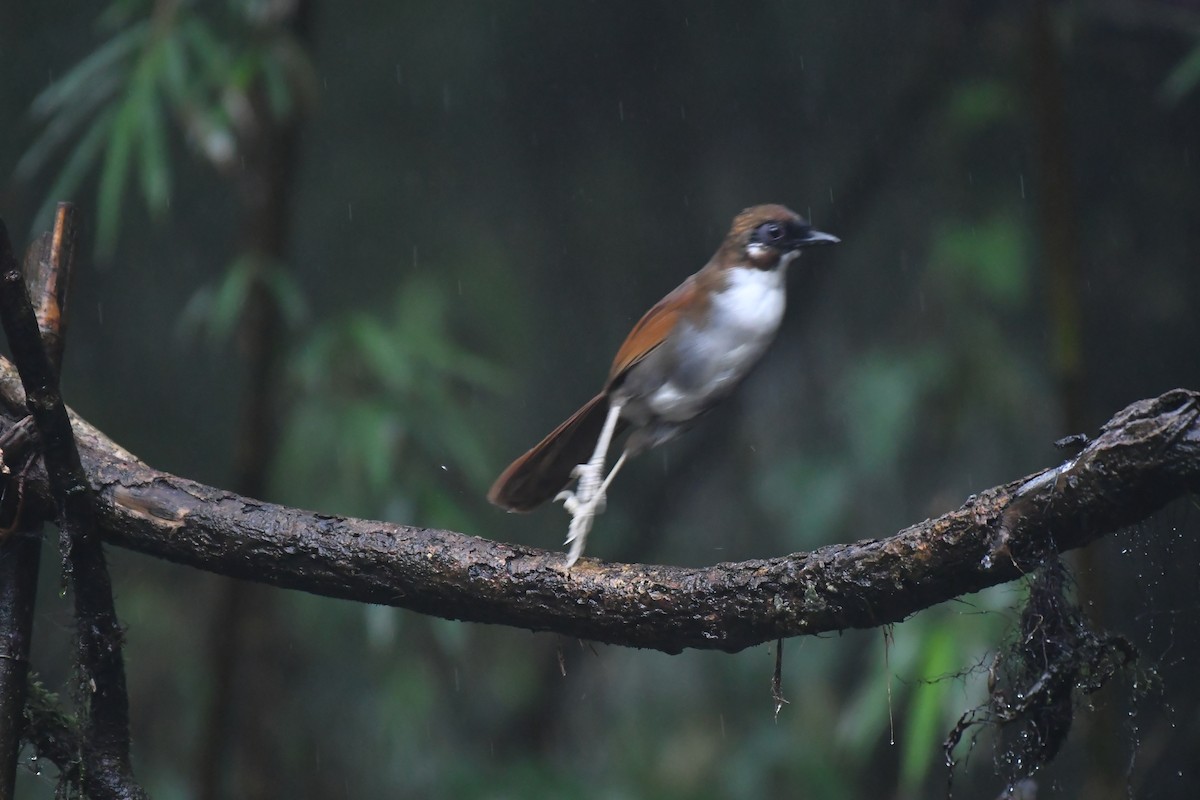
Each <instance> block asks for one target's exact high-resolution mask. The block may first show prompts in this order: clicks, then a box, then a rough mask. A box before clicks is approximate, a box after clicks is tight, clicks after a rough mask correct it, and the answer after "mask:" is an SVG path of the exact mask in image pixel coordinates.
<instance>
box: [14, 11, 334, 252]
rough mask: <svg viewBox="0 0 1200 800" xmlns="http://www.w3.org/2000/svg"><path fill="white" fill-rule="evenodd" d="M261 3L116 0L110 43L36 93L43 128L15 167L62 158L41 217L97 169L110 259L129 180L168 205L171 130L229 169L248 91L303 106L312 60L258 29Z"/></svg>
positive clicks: (152, 204)
mask: <svg viewBox="0 0 1200 800" xmlns="http://www.w3.org/2000/svg"><path fill="white" fill-rule="evenodd" d="M262 7H263V4H261V3H257V2H246V1H245V0H237V1H235V2H229V3H226V4H225V5H224V7H223V8H220V7H216V6H215V4H203V3H194V2H180V1H176V0H169V1H168V2H154V0H114V2H112V3H111V4H110V5H109V6H108V8H107V9H106V10H105V11H104V12H103V13H102V14H101V15H100V16H99V18H98V21H97V23H98V27H99V29H100V31H101V32H102V35H104V36H106V37H107V38H106V39H105V40H104V42H103V43H102V44H100V46H99V47H97V48H96V50H95V51H94V52H92V53H91V55H89V56H88V57H86V58H84V59H82V60H81V61H79V63H78V64H76V65H75V66H74V67H72V68H71V69H70V70H68V71H67V72H66V73H65V74H64V75H63V76H62V77H61V78H58V79H57V80H55V81H54V82H53V83H51V84H50V85H49V86H48V87H46V89H45V90H43V91H42V92H41V93H40V94H39V95H38V96H37V97H36V98H35V99H34V101H33V107H32V108H33V113H34V116H35V117H36V118H37V119H38V120H39V122H40V123H41V133H40V134H39V136H38V137H37V138H36V139H35V140H34V142H33V143H32V144H31V146H30V147H29V149H28V150H27V151H26V152H25V154H24V156H22V158H21V160H20V161H19V162H18V163H17V176H18V177H19V178H24V179H28V178H30V177H31V176H32V175H33V174H35V173H37V172H38V171H39V170H42V169H43V168H45V167H46V166H47V165H48V164H49V163H51V161H52V160H53V161H54V163H55V165H56V166H55V168H54V170H53V171H54V173H55V175H54V181H53V183H52V184H51V186H50V190H49V192H48V193H47V195H46V200H45V202H44V203H43V205H42V208H41V210H40V211H39V212H38V214H37V215H36V217H35V219H36V220H37V221H38V224H45V221H46V220H48V219H49V218H50V214H51V212H52V210H53V208H54V203H55V202H57V201H56V199H55V198H61V197H70V196H73V195H75V194H76V192H77V190H78V189H79V188H80V186H81V185H82V184H83V182H84V179H85V178H86V177H87V176H88V174H89V173H90V172H91V171H92V170H93V169H96V168H97V167H98V168H99V180H98V183H97V189H96V198H95V208H96V248H97V251H98V253H99V254H100V255H101V256H102V257H104V258H111V256H112V255H113V252H114V250H115V248H116V243H117V234H118V229H119V227H120V225H121V223H122V216H121V213H122V209H123V208H124V206H125V203H126V202H127V201H126V189H127V187H128V185H129V184H130V183H131V182H133V181H136V182H137V185H138V189H139V190H140V194H141V199H142V201H143V202H144V203H145V205H146V208H147V209H149V211H150V212H151V213H152V214H153V215H154V216H155V217H157V218H161V217H162V215H163V214H165V213H166V211H167V209H168V208H169V207H170V204H171V195H172V189H173V174H174V170H173V167H172V160H171V153H170V146H169V135H168V131H169V129H171V128H172V127H177V128H178V129H179V131H180V132H181V133H182V134H183V135H184V138H185V139H186V140H187V143H188V144H189V145H190V146H191V148H192V149H193V150H194V151H195V152H197V153H199V154H200V155H202V157H203V158H205V159H207V160H208V161H209V162H211V163H212V164H214V165H215V166H217V167H219V168H224V169H228V168H230V167H231V166H232V165H234V164H236V162H237V159H238V157H239V154H238V149H239V148H238V144H237V140H238V138H239V126H240V125H245V124H246V123H247V117H248V116H249V115H248V112H247V110H246V105H247V104H248V103H249V99H248V92H249V90H250V87H252V86H254V85H257V84H261V85H262V86H264V87H265V88H266V93H265V94H266V97H267V98H268V101H269V109H270V111H271V113H272V114H273V115H274V116H275V117H276V118H278V119H284V118H286V117H288V116H290V115H292V114H294V113H295V112H296V109H297V106H298V105H299V102H300V98H301V96H302V95H303V93H304V92H305V91H311V88H312V87H311V82H312V77H311V66H310V65H309V61H308V57H307V55H305V53H304V51H303V50H302V49H301V48H300V46H299V45H298V43H296V42H295V41H293V40H291V39H290V38H288V37H286V36H284V35H281V34H279V33H278V32H276V33H275V34H274V35H273V36H271V37H263V36H261V35H257V34H259V32H260V31H261V30H262V28H261V26H260V25H259V22H260V19H259V17H260V16H261V14H260V11H259V10H260V9H261V8H262ZM64 150H65V151H66V155H65V156H64V155H63V152H64Z"/></svg>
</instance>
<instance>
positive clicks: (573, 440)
mask: <svg viewBox="0 0 1200 800" xmlns="http://www.w3.org/2000/svg"><path fill="white" fill-rule="evenodd" d="M838 241H839V239H838V238H837V237H836V236H831V235H829V234H828V233H822V232H821V231H819V230H816V229H815V228H813V226H812V225H810V224H808V222H807V221H805V220H804V218H803V217H801V216H800V215H799V214H797V213H795V212H794V211H791V210H790V209H787V208H785V207H783V206H779V205H763V206H754V207H753V208H748V209H746V210H745V211H743V212H742V213H740V214H738V215H737V217H735V218H734V220H733V226H732V227H731V228H730V229H729V233H728V234H727V235H726V236H725V241H723V242H722V243H721V246H720V247H719V248H718V249H717V252H716V254H715V255H713V257H712V258H711V259H710V260H709V262H708V264H706V265H705V266H704V268H703V269H702V270H700V271H699V272H697V273H696V274H695V275H692V276H691V277H690V278H688V279H687V280H685V281H684V282H683V283H682V284H680V285H679V287H678V288H676V289H675V290H674V291H673V292H671V293H670V294H668V295H667V296H666V297H664V298H663V299H662V300H659V301H658V303H656V304H655V305H654V307H653V308H651V309H650V310H649V311H647V312H646V314H645V316H643V317H642V318H641V320H639V321H638V323H637V324H636V325H634V326H633V330H632V331H630V333H629V336H628V337H626V339H625V343H624V344H622V345H621V349H620V350H618V351H617V357H616V358H615V359H613V364H612V368H611V369H610V370H609V373H608V382H607V383H605V384H604V388H603V389H601V390H600V393H599V394H597V395H596V396H595V397H593V398H592V399H591V400H589V401H588V402H587V403H586V404H584V406H583V407H582V408H580V409H579V410H578V411H576V412H575V413H574V414H572V415H571V416H570V417H569V418H568V419H567V420H566V421H565V422H563V423H562V424H561V425H559V426H558V427H557V428H555V429H554V430H553V431H552V432H551V433H550V434H549V435H548V436H547V437H546V438H545V439H542V441H540V442H538V443H537V444H536V445H534V446H533V448H532V449H530V450H529V452H527V453H525V454H524V455H523V456H521V457H520V458H518V459H517V460H516V461H514V462H513V463H512V464H510V465H509V466H508V468H507V469H505V470H504V472H503V473H501V474H500V477H499V478H497V479H496V482H495V483H494V484H493V485H492V488H491V490H490V491H489V492H488V500H490V501H491V502H492V503H494V504H496V505H498V506H500V507H502V508H506V509H508V510H509V511H529V510H531V509H533V508H534V507H536V506H538V505H541V504H542V503H544V502H545V501H547V500H549V499H550V498H552V497H553V498H554V499H555V500H556V501H557V500H562V501H563V505H564V507H565V508H566V510H567V511H568V512H569V513H570V514H571V524H570V529H569V532H568V535H567V543H569V544H570V545H571V550H570V553H569V555H568V557H567V566H568V567H570V566H572V565H573V564H574V563H575V562H576V561H577V560H578V558H579V556H580V554H581V553H582V552H583V545H584V541H585V540H586V538H587V534H588V531H590V530H591V527H592V520H593V519H594V518H595V515H596V514H598V513H600V512H601V511H603V510H604V502H605V493H606V492H607V490H608V486H609V484H610V483H612V480H613V478H614V477H616V474H617V472H618V471H619V470H620V469H621V466H622V465H623V464H624V463H625V460H626V459H627V458H629V457H630V456H633V455H636V454H637V453H640V452H641V451H643V450H647V449H649V448H651V447H656V446H658V445H660V444H662V443H663V442H666V441H668V440H670V439H672V438H674V437H675V436H676V435H678V434H679V433H680V432H682V431H684V430H686V429H687V428H688V427H689V426H690V425H691V424H692V422H694V421H695V420H696V418H698V417H699V416H700V415H701V414H703V413H704V412H706V411H708V410H709V409H710V408H712V407H713V406H714V405H715V404H716V403H717V402H718V401H720V400H721V399H722V398H724V397H725V396H727V395H728V394H729V393H730V392H732V391H733V389H734V388H735V387H736V386H737V385H738V384H739V383H740V382H741V381H742V379H743V378H745V377H746V375H747V374H748V373H749V372H750V370H751V368H752V367H754V365H755V364H756V363H758V360H759V359H760V358H761V357H762V355H763V353H764V352H765V351H766V349H767V346H768V345H770V344H771V341H772V340H773V339H774V338H775V332H776V331H777V330H778V329H779V322H780V320H782V319H783V307H784V300H785V296H786V293H785V290H784V273H785V271H786V270H787V265H788V264H790V263H791V262H792V261H793V260H794V259H795V258H796V257H797V256H798V255H800V250H801V249H802V248H805V247H810V246H812V245H818V244H836V243H837V242H838ZM625 431H629V438H628V439H627V440H626V442H625V449H624V450H623V451H622V452H621V455H620V457H619V458H618V459H617V461H616V463H615V464H613V467H612V470H611V471H610V472H609V473H608V475H607V476H604V462H605V459H606V458H607V455H608V449H609V446H610V445H611V443H612V440H613V439H614V437H617V436H620V435H621V434H622V433H623V432H625ZM573 479H577V483H576V486H575V489H574V490H570V489H566V488H565V487H566V486H567V485H568V484H569V483H570V482H571V481H572V480H573Z"/></svg>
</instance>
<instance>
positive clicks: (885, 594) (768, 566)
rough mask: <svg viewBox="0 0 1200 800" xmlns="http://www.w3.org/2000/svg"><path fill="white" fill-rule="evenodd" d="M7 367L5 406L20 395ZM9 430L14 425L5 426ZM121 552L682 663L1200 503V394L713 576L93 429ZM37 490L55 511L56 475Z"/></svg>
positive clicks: (875, 607)
mask: <svg viewBox="0 0 1200 800" xmlns="http://www.w3.org/2000/svg"><path fill="white" fill-rule="evenodd" d="M16 389H17V387H16V384H15V381H14V379H13V375H12V368H11V366H9V365H7V363H4V362H0V401H2V402H4V403H5V404H8V405H10V407H11V406H12V404H13V403H16V402H18V401H19V399H20V398H19V393H16V394H14V392H15V391H16ZM5 424H9V423H5ZM75 427H76V435H77V438H78V441H79V444H80V448H81V455H82V458H83V463H84V467H85V470H86V472H87V474H88V476H89V478H90V480H91V483H92V486H93V487H94V488H95V490H96V497H97V515H98V516H97V518H98V522H99V525H100V529H101V531H102V535H103V536H104V538H105V539H106V540H107V541H109V542H112V543H113V544H117V545H120V546H122V547H127V548H129V549H132V550H137V551H139V552H142V553H147V554H149V555H153V556H157V557H160V558H165V559H168V560H170V561H175V562H178V563H181V564H187V565H190V566H194V567H197V568H200V569H205V570H209V571H212V572H217V573H220V574H224V575H230V576H233V577H236V578H243V579H246V580H254V581H260V582H263V583H268V584H272V585H275V586H280V587H285V588H290V589H300V590H303V591H308V592H313V593H315V594H322V595H328V596H331V597H340V598H346V599H351V600H357V601H360V602H368V603H379V604H383V605H391V606H397V607H400V608H407V609H411V610H414V611H418V612H421V613H424V614H431V615H434V616H439V617H445V618H449V619H461V620H467V621H474V622H489V623H498V624H504V625H512V626H515V627H520V628H528V629H530V630H535V631H555V632H557V633H561V634H565V635H570V636H578V637H581V638H585V639H592V640H595V641H600V642H608V643H611V644H618V645H626V646H633V647H648V648H653V649H657V650H662V651H665V652H669V653H676V652H679V651H681V650H683V649H684V648H689V647H691V648H701V649H719V650H726V651H737V650H741V649H743V648H746V647H750V646H752V645H755V644H759V643H762V642H766V641H769V640H771V639H775V638H779V637H788V636H798V635H804V634H817V633H822V632H827V631H837V630H843V629H846V628H865V627H874V626H878V625H882V624H885V623H889V622H898V621H900V620H903V619H904V618H906V617H908V616H909V615H910V614H913V613H915V612H916V611H919V610H921V609H923V608H927V607H929V606H932V605H935V604H937V603H940V602H944V601H946V600H950V599H952V598H954V597H958V596H959V595H962V594H966V593H969V592H974V591H978V590H980V589H983V588H985V587H988V586H992V585H995V584H998V583H1003V582H1006V581H1009V580H1012V579H1014V578H1017V577H1019V576H1020V575H1021V574H1023V571H1025V570H1026V569H1028V568H1029V567H1030V566H1031V565H1033V564H1035V563H1036V562H1037V561H1038V560H1039V559H1040V558H1042V557H1044V556H1045V555H1048V554H1050V553H1054V552H1061V551H1064V550H1069V549H1072V548H1076V547H1082V546H1084V545H1086V544H1088V543H1089V542H1091V541H1093V540H1095V539H1097V538H1099V537H1101V536H1104V535H1106V534H1109V533H1112V532H1114V531H1117V530H1120V529H1121V528H1122V527H1124V526H1127V525H1129V524H1131V523H1133V522H1136V521H1138V520H1141V519H1144V518H1146V517H1148V516H1149V515H1151V514H1152V513H1154V512H1155V511H1156V510H1157V509H1159V508H1161V507H1162V506H1163V505H1165V504H1166V503H1168V502H1169V501H1171V500H1173V499H1175V498H1177V497H1180V496H1182V495H1184V494H1187V493H1189V492H1196V491H1197V490H1200V392H1195V391H1189V390H1184V389H1176V390H1174V391H1171V392H1167V393H1166V394H1164V395H1162V396H1161V397H1158V398H1154V399H1150V400H1142V401H1139V402H1137V403H1134V404H1133V405H1131V406H1129V407H1128V408H1126V409H1125V410H1123V411H1121V412H1120V413H1119V414H1117V415H1116V416H1115V417H1114V418H1113V419H1112V420H1110V421H1109V422H1108V423H1107V424H1106V425H1105V426H1104V428H1103V429H1102V432H1101V435H1100V436H1099V437H1098V438H1097V439H1096V440H1094V441H1092V442H1091V443H1090V444H1088V445H1087V446H1086V447H1085V448H1084V449H1083V451H1082V452H1081V453H1080V454H1079V455H1077V456H1076V457H1074V458H1072V459H1070V460H1068V461H1067V462H1066V463H1064V464H1062V465H1061V466H1059V467H1057V468H1055V469H1051V470H1046V471H1043V472H1041V473H1038V474H1036V475H1034V476H1031V477H1030V478H1023V479H1021V480H1017V481H1013V482H1011V483H1008V484H1005V485H1004V486H999V487H996V488H994V489H989V490H987V491H985V492H981V493H980V494H978V495H974V496H972V497H970V498H968V499H967V501H966V503H965V504H964V505H963V507H962V508H960V509H959V510H957V511H954V512H951V513H949V514H946V515H943V516H941V517H938V518H937V519H934V520H926V521H925V522H922V523H919V524H917V525H914V526H912V527H910V528H906V529H905V530H902V531H900V532H899V533H897V534H895V535H893V536H890V537H888V538H883V539H867V540H863V541H860V542H856V543H853V544H837V545H830V546H828V547H824V548H821V549H819V550H816V551H813V552H811V553H797V554H793V555H790V556H784V557H780V558H773V559H766V560H754V561H744V562H740V563H731V564H718V565H714V566H711V567H702V568H682V567H669V566H647V565H634V564H615V563H603V562H599V561H596V560H594V559H583V560H581V561H580V563H579V564H578V565H576V566H575V567H574V568H573V569H571V570H569V571H567V570H564V569H563V568H562V563H563V558H564V557H563V554H561V553H552V552H547V551H544V550H538V549H535V548H531V547H524V546H521V545H511V544H502V543H499V542H492V541H488V540H486V539H480V538H475V537H472V536H467V535H465V534H461V533H455V532H452V531H443V530H432V529H425V528H414V527H408V526H404V525H394V524H388V523H384V522H374V521H369V520H357V519H349V518H342V517H335V516H330V515H326V514H318V513H313V512H309V511H302V510H299V509H294V508H287V507H284V506H278V505H274V504H271V503H264V502H260V501H258V500H253V499H250V498H246V497H240V496H238V495H235V494H232V493H230V492H227V491H223V490H221V489H217V488H213V487H210V486H204V485H202V484H199V483H196V482H194V481H189V480H186V479H183V478H179V477H176V476H174V475H170V474H167V473H164V472H159V471H157V470H154V469H152V468H150V467H148V466H146V465H145V464H143V463H141V462H140V461H138V460H137V459H135V458H133V457H132V456H130V455H129V454H128V453H127V452H125V451H124V450H122V449H121V448H119V447H118V446H116V445H115V444H113V443H112V442H111V441H110V440H108V439H107V438H106V437H104V436H103V434H101V433H100V432H99V431H96V430H95V429H94V428H91V427H90V426H88V425H87V424H86V423H85V422H83V421H82V420H78V419H77V421H76V426H75ZM30 484H31V486H32V487H33V488H34V489H35V491H37V492H39V493H40V495H41V496H43V497H44V496H45V479H44V476H43V475H33V476H31V479H30Z"/></svg>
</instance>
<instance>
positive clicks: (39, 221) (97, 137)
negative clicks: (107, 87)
mask: <svg viewBox="0 0 1200 800" xmlns="http://www.w3.org/2000/svg"><path fill="white" fill-rule="evenodd" d="M115 116H116V109H114V108H107V109H105V110H104V111H102V112H101V113H100V115H99V116H98V117H97V118H96V121H95V122H94V123H93V124H92V126H91V128H90V129H89V130H88V132H87V133H86V134H85V135H84V137H83V138H82V139H80V140H79V143H78V144H76V145H75V149H74V150H72V151H71V155H70V156H69V157H68V158H67V162H66V164H64V165H63V168H62V171H61V172H59V173H58V177H57V178H55V179H54V183H53V184H52V185H51V186H50V191H49V192H47V194H46V200H45V201H44V202H43V203H42V206H41V208H39V209H38V212H37V214H36V215H35V217H34V220H35V222H34V224H35V225H36V226H37V227H36V228H35V230H41V229H43V228H46V227H49V224H50V223H49V219H50V215H51V212H53V210H54V206H55V204H56V203H57V202H58V201H59V200H62V199H65V198H70V197H71V196H72V195H73V194H74V193H75V190H76V189H78V188H79V184H80V183H81V182H82V181H83V177H84V175H86V174H87V173H88V171H89V170H90V169H91V168H92V165H93V164H95V163H96V159H97V158H99V156H100V151H101V149H103V147H104V143H105V141H107V140H108V135H109V129H110V128H111V127H112V121H113V118H114V117H115Z"/></svg>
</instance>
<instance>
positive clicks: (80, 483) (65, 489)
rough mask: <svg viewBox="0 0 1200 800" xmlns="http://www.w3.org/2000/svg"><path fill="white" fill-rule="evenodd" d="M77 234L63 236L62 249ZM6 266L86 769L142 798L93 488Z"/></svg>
mask: <svg viewBox="0 0 1200 800" xmlns="http://www.w3.org/2000/svg"><path fill="white" fill-rule="evenodd" d="M68 216H69V213H68ZM62 218H64V215H63V212H62V210H61V209H60V219H62ZM69 238H70V237H66V236H64V237H62V238H59V240H58V241H59V247H60V252H61V251H62V248H63V246H64V245H66V242H67V241H68V240H69ZM6 266H8V267H9V268H8V269H5V270H4V272H3V274H2V275H0V321H2V322H3V325H4V332H5V334H6V336H7V338H8V343H9V348H10V349H11V351H12V353H13V358H14V359H15V361H16V363H17V365H18V369H19V372H20V377H21V381H22V383H23V385H24V387H25V393H26V407H27V408H28V410H29V413H30V415H31V416H32V417H33V420H34V423H35V425H36V426H37V429H38V433H39V435H40V438H41V441H42V456H43V460H44V462H45V473H46V476H47V485H48V488H49V491H50V496H51V497H52V498H53V500H54V505H55V507H56V511H57V518H58V522H59V527H60V529H61V530H62V532H63V536H62V542H63V544H64V551H63V562H64V566H65V568H66V569H65V573H66V575H67V576H68V578H69V579H70V581H71V584H72V588H73V590H74V592H73V594H74V598H75V618H76V634H77V637H78V647H79V666H80V669H81V671H82V676H81V684H82V685H81V689H82V691H83V692H84V693H85V694H86V695H87V697H88V713H87V714H86V722H85V725H84V729H83V742H82V744H83V748H84V750H83V761H84V764H85V772H86V773H88V774H89V776H90V779H91V780H94V781H96V782H97V787H98V789H99V791H98V792H97V793H95V796H105V797H122V798H125V797H142V796H144V792H143V791H142V790H141V788H140V787H138V786H137V784H136V783H134V781H133V778H132V769H131V767H130V761H129V707H128V700H127V697H126V691H125V667H124V662H123V660H122V656H121V646H120V645H121V630H120V626H119V624H118V623H117V618H116V611H115V609H114V607H113V600H112V586H111V582H110V581H109V577H108V569H107V566H106V565H105V561H104V551H103V548H102V545H101V539H100V536H99V535H98V532H97V527H96V510H95V504H94V501H93V497H92V490H91V487H89V486H88V483H87V479H86V477H85V475H84V472H83V467H82V464H81V462H80V459H79V452H78V450H77V448H76V446H75V438H74V434H73V432H72V429H71V423H70V420H69V418H68V416H67V410H66V406H65V405H64V403H63V401H62V397H61V396H60V394H59V392H58V371H57V369H56V368H55V365H54V363H53V361H52V358H51V354H50V353H48V352H47V348H46V347H44V346H43V343H42V335H41V332H40V330H39V325H38V319H37V317H36V316H35V313H34V310H33V307H32V305H31V303H30V300H29V295H28V293H27V291H26V286H25V281H24V278H23V276H22V275H21V273H20V272H19V271H18V270H17V269H16V267H15V264H8V265H6ZM51 272H52V271H51ZM47 274H50V273H47ZM47 286H53V287H54V288H53V289H52V291H51V294H52V295H53V296H52V297H51V298H50V299H48V300H47V301H46V303H44V304H43V303H41V302H39V305H40V306H42V310H43V311H44V312H49V313H48V314H46V315H44V317H43V318H44V319H45V320H46V321H47V322H48V324H51V325H57V324H58V321H61V314H59V313H57V312H58V311H59V310H60V309H61V304H60V301H61V298H62V297H63V294H62V292H65V283H64V284H60V283H59V282H58V281H47ZM60 289H61V291H60ZM56 320H57V321H56ZM61 348H62V341H61V338H58V339H57V342H56V343H55V346H54V348H53V349H54V351H55V353H56V354H59V355H61Z"/></svg>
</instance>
